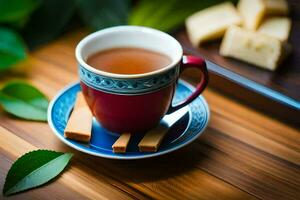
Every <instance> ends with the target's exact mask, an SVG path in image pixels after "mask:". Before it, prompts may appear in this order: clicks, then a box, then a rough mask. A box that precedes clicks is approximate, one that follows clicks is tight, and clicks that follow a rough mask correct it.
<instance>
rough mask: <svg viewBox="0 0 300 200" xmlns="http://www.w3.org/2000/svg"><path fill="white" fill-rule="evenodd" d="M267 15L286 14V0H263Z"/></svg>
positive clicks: (287, 8)
mask: <svg viewBox="0 0 300 200" xmlns="http://www.w3.org/2000/svg"><path fill="white" fill-rule="evenodd" d="M264 2H265V4H266V13H267V15H287V14H288V12H289V7H288V3H287V1H286V0H264Z"/></svg>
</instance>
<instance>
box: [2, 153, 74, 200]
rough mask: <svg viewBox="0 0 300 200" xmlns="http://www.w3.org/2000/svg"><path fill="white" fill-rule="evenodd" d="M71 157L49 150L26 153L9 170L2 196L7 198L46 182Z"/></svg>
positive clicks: (57, 172) (59, 170)
mask: <svg viewBox="0 0 300 200" xmlns="http://www.w3.org/2000/svg"><path fill="white" fill-rule="evenodd" d="M71 157H72V154H71V153H61V152H55V151H49V150H36V151H31V152H29V153H26V154H25V155H23V156H22V157H20V158H19V159H18V160H17V161H15V162H14V164H13V165H12V166H11V168H10V169H9V171H8V173H7V176H6V180H5V184H4V188H3V194H4V195H6V196H8V195H11V194H14V193H17V192H21V191H24V190H27V189H30V188H34V187H37V186H40V185H42V184H44V183H46V182H48V181H49V180H51V179H53V178H54V177H56V176H57V175H58V174H60V173H61V172H62V171H63V170H64V168H65V167H66V166H67V164H68V162H69V161H70V159H71Z"/></svg>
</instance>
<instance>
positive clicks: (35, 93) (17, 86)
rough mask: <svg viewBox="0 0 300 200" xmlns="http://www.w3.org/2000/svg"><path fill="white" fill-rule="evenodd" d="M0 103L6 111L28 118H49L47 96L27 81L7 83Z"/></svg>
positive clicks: (41, 119) (0, 92)
mask: <svg viewBox="0 0 300 200" xmlns="http://www.w3.org/2000/svg"><path fill="white" fill-rule="evenodd" d="M0 104H1V105H2V107H3V109H4V110H5V111H6V112H8V113H10V114H12V115H14V116H17V117H20V118H24V119H28V120H37V121H46V120H47V108H48V100H47V98H46V97H45V95H44V94H43V93H41V92H40V91H39V90H38V89H36V88H35V87H33V86H31V85H29V84H27V83H25V82H21V81H12V82H9V83H7V84H6V85H5V86H4V87H3V88H2V89H1V90H0Z"/></svg>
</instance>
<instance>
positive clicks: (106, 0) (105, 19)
mask: <svg viewBox="0 0 300 200" xmlns="http://www.w3.org/2000/svg"><path fill="white" fill-rule="evenodd" d="M129 3H130V1H129V0H88V1H87V0H79V6H78V9H79V15H80V16H81V18H82V19H83V21H84V23H85V24H86V25H88V26H90V27H91V28H93V29H95V30H98V29H103V28H106V27H110V26H116V25H122V24H127V18H128V12H129Z"/></svg>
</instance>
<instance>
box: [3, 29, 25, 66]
mask: <svg viewBox="0 0 300 200" xmlns="http://www.w3.org/2000/svg"><path fill="white" fill-rule="evenodd" d="M0 38H1V39H0V72H1V71H3V70H7V69H9V68H10V67H12V66H13V65H14V64H16V63H17V62H19V61H21V60H24V59H25V58H26V47H25V44H24V43H23V41H22V39H21V37H20V36H19V35H18V33H16V32H14V31H13V30H11V29H8V28H4V27H0Z"/></svg>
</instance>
